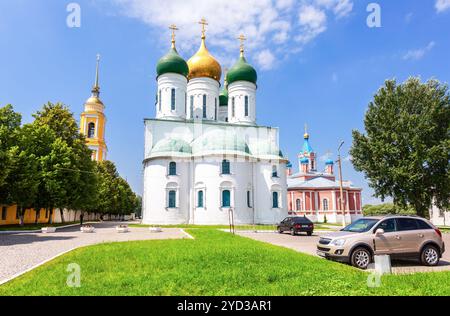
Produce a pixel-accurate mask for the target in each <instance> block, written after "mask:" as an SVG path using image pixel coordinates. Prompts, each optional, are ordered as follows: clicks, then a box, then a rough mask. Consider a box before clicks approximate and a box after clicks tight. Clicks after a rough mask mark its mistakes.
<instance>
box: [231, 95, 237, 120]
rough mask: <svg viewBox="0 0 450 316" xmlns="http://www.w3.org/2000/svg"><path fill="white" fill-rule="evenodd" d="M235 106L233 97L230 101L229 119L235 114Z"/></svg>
mask: <svg viewBox="0 0 450 316" xmlns="http://www.w3.org/2000/svg"><path fill="white" fill-rule="evenodd" d="M235 105H236V101H235V99H234V97H233V98H232V99H231V117H234V114H235Z"/></svg>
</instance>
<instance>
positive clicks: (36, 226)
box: [0, 221, 80, 231]
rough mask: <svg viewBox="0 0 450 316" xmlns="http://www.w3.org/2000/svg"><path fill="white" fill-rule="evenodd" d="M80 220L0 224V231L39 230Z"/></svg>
mask: <svg viewBox="0 0 450 316" xmlns="http://www.w3.org/2000/svg"><path fill="white" fill-rule="evenodd" d="M79 223H80V222H79V221H78V222H66V223H56V224H48V223H45V224H25V225H23V226H20V225H4V226H0V231H7V230H39V229H41V228H42V227H59V226H66V225H72V224H79Z"/></svg>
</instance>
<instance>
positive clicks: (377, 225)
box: [317, 216, 445, 269]
mask: <svg viewBox="0 0 450 316" xmlns="http://www.w3.org/2000/svg"><path fill="white" fill-rule="evenodd" d="M444 251H445V245H444V242H443V240H442V233H441V232H440V231H439V229H438V228H436V227H435V226H434V225H433V224H431V223H430V222H429V221H427V220H426V219H423V218H420V217H415V216H383V217H381V216H380V217H378V216H374V217H363V218H360V219H358V220H357V221H355V222H354V223H352V224H350V225H349V226H347V227H345V228H344V229H342V230H341V231H339V232H334V233H330V234H327V235H324V236H322V237H321V238H320V239H319V242H318V243H317V254H318V255H319V256H322V257H325V258H328V259H333V260H337V261H343V262H348V263H350V264H352V265H353V266H355V267H357V268H360V269H367V267H368V266H369V264H370V263H371V262H372V261H373V256H374V255H390V256H391V258H393V259H398V258H415V259H419V260H420V262H421V263H422V264H423V265H427V266H435V265H437V264H438V263H439V260H440V258H441V257H442V254H443V253H444Z"/></svg>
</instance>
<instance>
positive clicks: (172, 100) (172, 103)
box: [170, 89, 175, 111]
mask: <svg viewBox="0 0 450 316" xmlns="http://www.w3.org/2000/svg"><path fill="white" fill-rule="evenodd" d="M170 109H171V110H172V111H175V89H172V95H171V98H170Z"/></svg>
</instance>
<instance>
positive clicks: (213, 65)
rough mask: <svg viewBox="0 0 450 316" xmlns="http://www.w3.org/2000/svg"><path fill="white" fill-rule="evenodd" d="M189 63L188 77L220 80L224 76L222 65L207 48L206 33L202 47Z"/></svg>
mask: <svg viewBox="0 0 450 316" xmlns="http://www.w3.org/2000/svg"><path fill="white" fill-rule="evenodd" d="M187 63H188V66H189V76H188V79H194V78H202V77H207V78H212V79H214V80H217V81H220V78H221V77H222V67H220V64H219V62H218V61H217V60H216V59H215V58H214V57H213V56H212V55H211V53H210V52H209V51H208V49H207V48H206V44H205V36H204V35H203V36H202V43H201V45H200V49H199V50H198V52H197V53H196V54H195V55H194V56H192V57H191V58H190V59H189V60H188V62H187Z"/></svg>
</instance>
